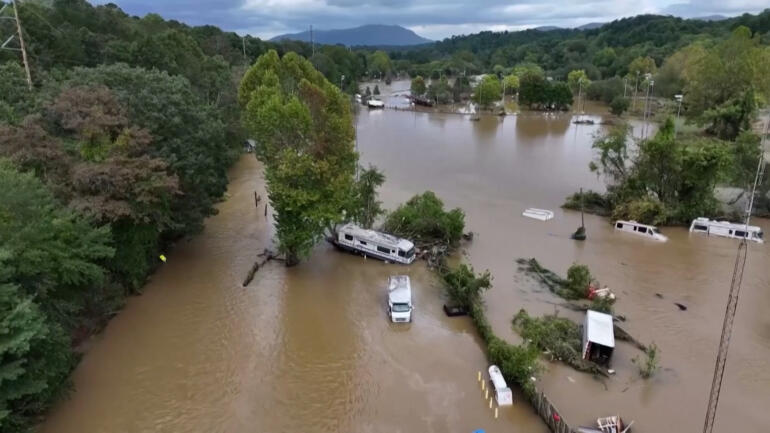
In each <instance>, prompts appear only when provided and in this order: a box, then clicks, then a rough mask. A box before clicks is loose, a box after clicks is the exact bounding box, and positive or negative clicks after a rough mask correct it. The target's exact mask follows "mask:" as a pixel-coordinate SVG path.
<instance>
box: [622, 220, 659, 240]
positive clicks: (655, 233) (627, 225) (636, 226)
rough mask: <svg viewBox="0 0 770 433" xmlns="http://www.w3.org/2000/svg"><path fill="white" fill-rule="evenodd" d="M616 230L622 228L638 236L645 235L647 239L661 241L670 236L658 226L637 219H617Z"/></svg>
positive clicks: (623, 230)
mask: <svg viewBox="0 0 770 433" xmlns="http://www.w3.org/2000/svg"><path fill="white" fill-rule="evenodd" d="M615 230H620V231H622V232H626V233H633V234H635V235H637V236H644V237H645V238H647V239H652V240H655V241H659V242H666V241H667V240H668V238H667V237H666V236H665V235H664V234H663V233H661V232H660V230H658V228H657V227H655V226H651V225H647V224H642V223H638V222H636V221H622V220H618V221H615Z"/></svg>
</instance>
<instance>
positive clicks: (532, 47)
mask: <svg viewBox="0 0 770 433" xmlns="http://www.w3.org/2000/svg"><path fill="white" fill-rule="evenodd" d="M739 26H745V27H747V28H749V29H750V30H751V31H752V32H753V33H755V34H758V35H760V37H761V38H762V41H763V43H764V44H768V43H770V10H765V11H764V12H762V13H760V14H758V15H751V14H744V15H742V16H740V17H736V18H730V19H726V20H722V21H703V20H696V19H682V18H677V17H672V16H660V15H640V16H636V17H632V18H624V19H621V20H617V21H613V22H611V23H608V24H606V25H604V26H602V27H600V28H597V29H592V30H571V29H557V30H552V31H540V30H534V29H533V30H526V31H517V32H507V31H506V32H490V31H485V32H480V33H477V34H472V35H466V36H453V37H451V38H447V39H445V40H443V41H440V42H437V43H435V44H431V45H427V46H425V47H424V48H420V49H409V50H400V51H391V52H390V57H391V59H392V63H393V66H394V68H395V69H396V70H397V71H399V72H402V71H403V72H408V73H409V74H410V75H411V76H413V77H414V76H417V75H422V76H423V77H432V78H439V77H440V76H441V75H448V76H456V75H463V74H468V75H470V74H478V73H486V72H494V73H497V74H498V75H502V74H505V72H504V70H505V69H510V68H513V67H514V66H516V65H519V64H523V63H534V64H537V65H539V66H540V67H542V68H543V69H544V70H545V71H546V73H547V75H548V76H551V77H553V78H554V79H557V80H565V79H566V78H567V74H568V73H569V72H570V71H573V70H578V69H583V70H585V71H586V73H587V74H588V77H589V78H590V79H591V80H599V79H603V78H610V77H614V76H621V77H622V76H625V75H627V74H628V73H629V72H633V71H632V70H631V63H632V62H633V61H634V60H635V59H637V58H640V57H641V58H645V57H649V58H651V59H652V60H653V61H654V62H655V64H656V65H658V66H661V65H662V64H663V62H664V61H665V59H666V58H668V57H669V56H671V55H672V54H673V53H674V52H676V51H677V50H679V49H681V48H683V47H685V46H687V45H690V44H692V43H694V42H698V41H703V42H709V41H719V40H722V39H725V38H727V37H729V35H730V34H731V32H732V31H733V30H734V29H736V28H737V27H739Z"/></svg>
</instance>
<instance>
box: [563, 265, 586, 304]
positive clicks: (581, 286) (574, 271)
mask: <svg viewBox="0 0 770 433" xmlns="http://www.w3.org/2000/svg"><path fill="white" fill-rule="evenodd" d="M590 284H591V271H589V270H588V266H586V265H578V264H577V263H573V264H572V266H570V267H569V269H568V270H567V281H566V285H565V289H566V293H565V295H566V296H564V297H566V298H572V299H582V298H585V297H586V296H587V295H588V286H589V285H590Z"/></svg>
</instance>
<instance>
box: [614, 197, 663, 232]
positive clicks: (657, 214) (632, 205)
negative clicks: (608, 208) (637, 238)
mask: <svg viewBox="0 0 770 433" xmlns="http://www.w3.org/2000/svg"><path fill="white" fill-rule="evenodd" d="M612 219H613V220H626V221H638V222H640V223H642V224H651V225H658V224H663V223H665V222H667V221H668V215H667V211H666V207H665V205H664V204H663V203H661V202H660V200H657V199H655V198H654V197H642V198H637V199H630V200H628V201H625V202H621V203H619V204H618V205H617V206H615V208H614V209H613V210H612Z"/></svg>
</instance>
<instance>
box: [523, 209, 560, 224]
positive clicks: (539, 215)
mask: <svg viewBox="0 0 770 433" xmlns="http://www.w3.org/2000/svg"><path fill="white" fill-rule="evenodd" d="M521 215H522V216H525V217H527V218H532V219H536V220H540V221H548V220H549V219H551V218H553V212H552V211H549V210H547V209H537V208H533V207H531V208H528V209H526V210H525V211H524V212H522V213H521Z"/></svg>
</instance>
